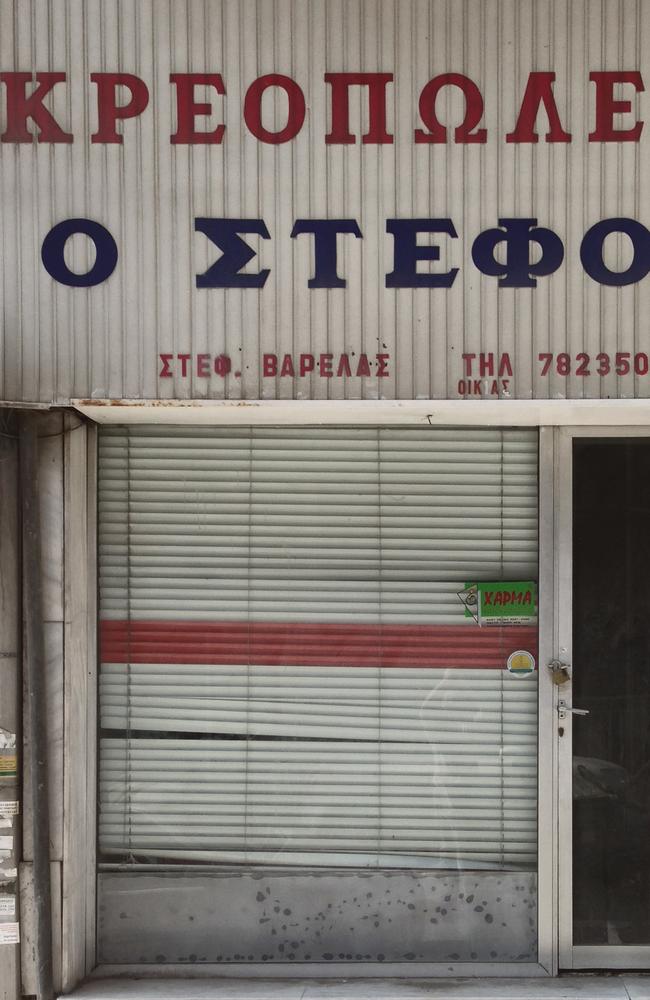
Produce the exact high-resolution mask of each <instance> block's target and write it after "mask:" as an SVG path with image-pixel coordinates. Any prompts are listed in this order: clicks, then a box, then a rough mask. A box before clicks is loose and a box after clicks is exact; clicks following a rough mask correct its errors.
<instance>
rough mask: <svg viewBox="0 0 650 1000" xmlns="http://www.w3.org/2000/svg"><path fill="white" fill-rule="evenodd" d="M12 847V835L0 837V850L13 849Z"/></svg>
mask: <svg viewBox="0 0 650 1000" xmlns="http://www.w3.org/2000/svg"><path fill="white" fill-rule="evenodd" d="M13 849H14V838H13V837H0V851H13Z"/></svg>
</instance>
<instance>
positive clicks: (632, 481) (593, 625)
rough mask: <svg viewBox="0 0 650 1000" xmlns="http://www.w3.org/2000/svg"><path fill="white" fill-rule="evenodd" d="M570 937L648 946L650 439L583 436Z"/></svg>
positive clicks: (576, 556)
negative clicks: (582, 712) (579, 711)
mask: <svg viewBox="0 0 650 1000" xmlns="http://www.w3.org/2000/svg"><path fill="white" fill-rule="evenodd" d="M573 567H574V575H573V704H574V706H577V707H579V708H582V709H588V711H589V715H587V716H574V717H573V913H574V944H590V945H593V944H612V945H615V944H648V943H650V441H648V440H645V439H643V440H641V439H624V440H615V439H607V440H597V439H590V440H578V441H576V442H575V444H574V492H573Z"/></svg>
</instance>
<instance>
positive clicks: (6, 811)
mask: <svg viewBox="0 0 650 1000" xmlns="http://www.w3.org/2000/svg"><path fill="white" fill-rule="evenodd" d="M19 812H20V805H19V803H18V802H1V801H0V816H17V815H18V813H19Z"/></svg>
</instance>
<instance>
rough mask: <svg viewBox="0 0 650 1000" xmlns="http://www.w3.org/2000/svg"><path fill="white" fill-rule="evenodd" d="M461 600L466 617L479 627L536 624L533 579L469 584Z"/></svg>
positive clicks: (462, 592)
mask: <svg viewBox="0 0 650 1000" xmlns="http://www.w3.org/2000/svg"><path fill="white" fill-rule="evenodd" d="M459 597H460V599H461V601H462V602H463V604H464V605H465V617H466V618H474V620H475V621H477V622H478V624H479V625H536V624H537V584H536V583H535V581H534V580H496V581H491V580H480V581H479V582H477V583H466V584H465V590H464V591H461V593H460V594H459Z"/></svg>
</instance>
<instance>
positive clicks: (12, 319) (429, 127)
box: [0, 0, 650, 402]
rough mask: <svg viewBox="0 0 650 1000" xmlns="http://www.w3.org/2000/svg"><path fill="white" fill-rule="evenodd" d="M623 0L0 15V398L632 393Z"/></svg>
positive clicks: (634, 219)
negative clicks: (1, 339) (0, 335)
mask: <svg viewBox="0 0 650 1000" xmlns="http://www.w3.org/2000/svg"><path fill="white" fill-rule="evenodd" d="M649 60H650V5H648V4H647V3H645V2H644V0H604V2H602V3H598V4H595V3H591V2H589V0H548V2H545V3H536V2H534V0H446V2H445V0H240V2H234V0H175V2H174V3H172V4H163V3H160V2H157V0H84V2H80V0H57V2H56V3H54V2H46V0H14V2H13V3H12V2H5V3H3V4H2V7H1V8H0V127H1V129H2V135H1V139H2V143H1V147H0V158H1V164H0V166H1V170H0V198H1V205H2V230H1V231H2V284H1V287H0V296H1V299H2V321H3V322H2V326H3V337H4V342H3V349H2V355H1V358H0V360H1V363H2V373H1V376H2V385H1V386H0V391H1V393H2V396H3V397H4V398H5V399H15V400H34V401H35V400H42V401H50V400H56V401H60V402H65V401H67V400H69V399H70V398H74V397H85V398H95V399H101V398H132V399H138V398H151V399H157V398H159V399H240V398H241V399H275V398H279V399H292V398H296V399H328V398H331V399H381V398H387V399H393V398H398V399H418V398H422V399H426V398H441V399H444V398H449V399H457V398H478V397H487V398H491V399H496V398H519V399H527V398H539V399H545V398H583V397H584V398H594V399H598V398H608V397H622V398H633V397H635V396H639V397H644V396H649V395H650V388H649V387H650V362H649V357H650V336H649V332H648V326H647V323H648V320H647V317H648V316H649V315H650V277H648V273H649V272H650V188H649V186H648V185H646V184H643V183H642V181H641V178H642V176H643V170H644V154H645V152H646V150H647V149H648V142H649V141H650V139H649V132H648V129H647V128H646V127H645V125H644V118H646V117H647V110H648V109H647V101H648V98H647V96H646V93H645V89H644V87H645V82H646V81H647V80H648V79H650V66H649V65H648V61H649Z"/></svg>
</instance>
